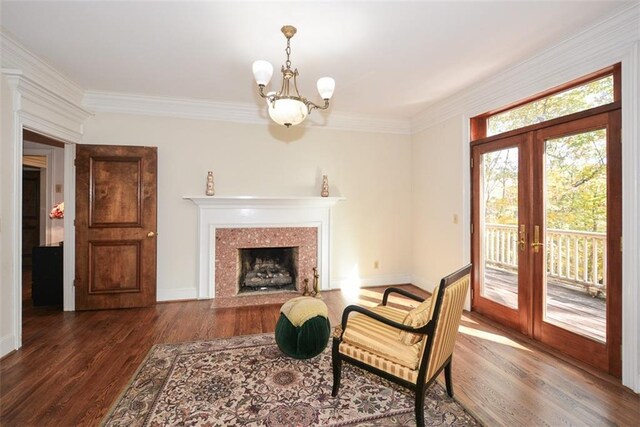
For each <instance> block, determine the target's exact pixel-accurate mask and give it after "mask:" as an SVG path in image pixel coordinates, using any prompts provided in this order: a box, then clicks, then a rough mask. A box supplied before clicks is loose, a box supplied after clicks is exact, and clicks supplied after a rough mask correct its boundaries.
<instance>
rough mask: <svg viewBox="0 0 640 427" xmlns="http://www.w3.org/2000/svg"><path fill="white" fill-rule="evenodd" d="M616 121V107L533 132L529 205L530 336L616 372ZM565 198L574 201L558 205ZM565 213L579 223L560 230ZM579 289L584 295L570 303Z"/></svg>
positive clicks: (618, 264)
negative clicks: (577, 228)
mask: <svg viewBox="0 0 640 427" xmlns="http://www.w3.org/2000/svg"><path fill="white" fill-rule="evenodd" d="M620 120H621V119H620V110H615V111H611V112H606V113H602V114H598V115H594V116H590V117H586V118H582V119H578V120H574V121H571V122H568V123H563V124H559V125H556V126H549V127H546V128H544V129H541V130H538V131H537V132H535V147H534V148H533V150H534V159H536V162H535V163H534V173H533V178H534V179H533V195H534V201H533V212H532V213H533V231H534V233H533V235H532V245H534V246H533V247H532V249H533V251H532V255H533V265H534V269H533V282H532V283H534V284H535V286H534V288H533V306H534V316H533V337H534V338H535V339H537V340H539V341H542V342H544V343H546V344H549V345H551V346H553V347H555V348H557V349H559V350H560V351H562V352H563V353H566V354H569V355H571V356H573V357H575V358H578V359H581V360H583V361H585V362H587V363H588V364H590V365H592V366H596V367H598V368H600V369H602V370H604V371H608V372H609V373H611V374H613V375H615V376H617V377H619V376H620V375H621V370H622V364H621V354H620V346H621V344H622V342H621V331H622V316H621V310H620V308H621V306H622V298H621V297H622V277H621V270H622V257H621V254H620V252H621V245H620V239H621V236H622V172H621V171H622V158H621V139H620ZM568 164H571V165H572V167H571V168H568V167H566V166H565V165H568ZM587 185H589V187H587V189H585V190H579V189H580V188H581V187H583V186H587ZM585 196H586V197H585ZM565 200H575V202H573V205H574V206H575V207H574V208H573V209H572V210H571V211H569V212H567V211H561V212H558V205H560V204H562V202H561V201H565ZM569 203H571V202H569ZM568 216H575V217H582V221H583V222H584V223H585V224H584V227H583V229H582V230H581V231H576V232H571V233H569V232H567V231H565V230H563V228H566V227H562V226H561V224H562V223H563V222H565V223H566V222H567V220H565V219H564V218H562V217H568ZM559 284H560V285H563V286H564V287H563V288H561V287H560V286H558V285H559ZM581 292H582V293H584V292H588V293H589V294H590V297H587V298H583V300H586V301H585V302H583V303H581V304H580V305H577V304H575V303H572V300H574V301H575V297H576V296H577V295H579V294H580V293H581Z"/></svg>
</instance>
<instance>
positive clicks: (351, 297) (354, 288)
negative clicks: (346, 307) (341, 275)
mask: <svg viewBox="0 0 640 427" xmlns="http://www.w3.org/2000/svg"><path fill="white" fill-rule="evenodd" d="M361 285H362V280H361V279H360V271H359V269H358V265H357V264H356V265H354V266H353V268H352V269H351V272H350V273H349V276H348V277H347V280H346V281H345V282H344V283H343V284H342V286H341V288H340V291H341V292H342V295H343V296H344V298H345V300H346V303H347V304H354V303H356V302H357V301H358V297H359V295H360V286H361Z"/></svg>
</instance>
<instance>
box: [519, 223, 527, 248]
mask: <svg viewBox="0 0 640 427" xmlns="http://www.w3.org/2000/svg"><path fill="white" fill-rule="evenodd" d="M526 244H527V231H526V228H525V225H524V224H521V225H520V232H519V233H518V247H519V248H520V250H521V251H524V247H525V246H526Z"/></svg>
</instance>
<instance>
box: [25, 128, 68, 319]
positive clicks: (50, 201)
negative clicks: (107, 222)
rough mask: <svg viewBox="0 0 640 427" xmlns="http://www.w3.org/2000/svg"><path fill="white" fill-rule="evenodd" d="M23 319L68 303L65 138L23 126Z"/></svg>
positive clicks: (55, 309) (56, 309) (58, 309)
mask: <svg viewBox="0 0 640 427" xmlns="http://www.w3.org/2000/svg"><path fill="white" fill-rule="evenodd" d="M22 139H23V144H22V148H23V149H22V154H23V155H22V167H23V180H22V190H23V191H22V321H23V325H24V324H27V323H28V322H30V321H31V320H32V318H34V316H37V315H41V314H43V313H44V311H49V310H54V311H60V310H61V309H62V302H63V246H62V245H63V240H64V238H63V234H64V221H63V218H64V146H65V145H64V143H62V142H60V141H57V140H54V139H51V138H49V137H45V136H43V135H40V134H38V133H35V132H32V131H30V130H27V129H25V130H23V135H22Z"/></svg>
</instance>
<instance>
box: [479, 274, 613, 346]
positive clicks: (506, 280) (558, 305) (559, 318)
mask: <svg viewBox="0 0 640 427" xmlns="http://www.w3.org/2000/svg"><path fill="white" fill-rule="evenodd" d="M485 292H486V293H485V296H486V297H488V298H490V299H491V300H493V301H496V302H498V303H500V304H503V305H506V306H508V307H512V308H516V307H517V304H518V294H517V277H516V274H515V273H512V272H509V271H505V270H500V269H497V268H491V267H487V270H486V282H485ZM545 320H546V321H547V322H549V323H553V324H554V325H557V326H560V327H562V328H564V329H568V330H570V331H572V332H576V333H578V334H580V335H584V336H587V337H589V338H592V339H595V340H598V341H601V342H604V341H605V336H606V330H607V321H606V300H604V299H602V298H594V297H591V296H590V295H588V294H586V293H584V292H580V291H577V290H573V289H569V288H567V287H566V286H563V285H562V284H561V283H560V282H557V281H555V280H549V281H548V283H547V316H546V319H545Z"/></svg>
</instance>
